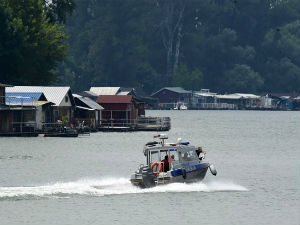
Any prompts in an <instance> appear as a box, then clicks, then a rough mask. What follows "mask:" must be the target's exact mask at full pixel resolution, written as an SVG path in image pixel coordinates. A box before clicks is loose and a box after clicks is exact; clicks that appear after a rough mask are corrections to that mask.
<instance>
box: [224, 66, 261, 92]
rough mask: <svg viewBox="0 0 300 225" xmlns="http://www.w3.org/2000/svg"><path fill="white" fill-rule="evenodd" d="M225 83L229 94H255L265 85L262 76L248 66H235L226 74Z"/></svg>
mask: <svg viewBox="0 0 300 225" xmlns="http://www.w3.org/2000/svg"><path fill="white" fill-rule="evenodd" d="M224 82H225V87H226V90H227V91H229V92H254V93H256V92H257V91H260V88H261V87H262V85H263V79H262V78H261V76H260V75H259V74H258V73H257V72H255V71H253V70H252V69H251V67H249V66H247V65H238V64H237V65H235V66H234V67H233V68H232V69H231V70H228V71H226V72H225V76H224Z"/></svg>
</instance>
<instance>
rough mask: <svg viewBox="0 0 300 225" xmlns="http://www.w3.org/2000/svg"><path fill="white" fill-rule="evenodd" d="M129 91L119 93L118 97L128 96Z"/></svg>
mask: <svg viewBox="0 0 300 225" xmlns="http://www.w3.org/2000/svg"><path fill="white" fill-rule="evenodd" d="M129 93H130V92H129V91H121V92H119V93H118V95H129Z"/></svg>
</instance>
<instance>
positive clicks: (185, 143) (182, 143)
mask: <svg viewBox="0 0 300 225" xmlns="http://www.w3.org/2000/svg"><path fill="white" fill-rule="evenodd" d="M180 144H181V145H189V144H190V142H188V141H187V142H180Z"/></svg>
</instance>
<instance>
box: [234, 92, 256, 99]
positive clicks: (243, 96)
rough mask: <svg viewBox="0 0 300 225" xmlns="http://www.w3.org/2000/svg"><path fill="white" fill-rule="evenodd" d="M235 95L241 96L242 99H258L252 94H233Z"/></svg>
mask: <svg viewBox="0 0 300 225" xmlns="http://www.w3.org/2000/svg"><path fill="white" fill-rule="evenodd" d="M235 94H236V95H239V96H241V97H242V98H260V96H258V95H254V94H243V93H235Z"/></svg>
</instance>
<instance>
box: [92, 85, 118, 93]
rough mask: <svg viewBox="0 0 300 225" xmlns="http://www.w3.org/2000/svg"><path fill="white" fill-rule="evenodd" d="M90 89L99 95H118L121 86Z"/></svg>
mask: <svg viewBox="0 0 300 225" xmlns="http://www.w3.org/2000/svg"><path fill="white" fill-rule="evenodd" d="M90 91H91V92H93V93H95V94H97V95H116V94H117V93H118V92H119V91H120V87H91V88H90Z"/></svg>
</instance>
